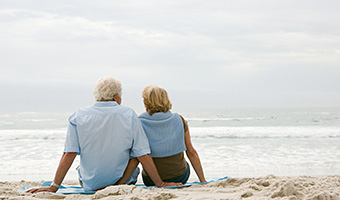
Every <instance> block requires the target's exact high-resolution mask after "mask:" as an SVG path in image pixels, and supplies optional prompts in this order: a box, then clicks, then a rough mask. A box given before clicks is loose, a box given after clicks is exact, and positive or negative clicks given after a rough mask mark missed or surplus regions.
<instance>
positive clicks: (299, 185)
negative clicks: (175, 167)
mask: <svg viewBox="0 0 340 200" xmlns="http://www.w3.org/2000/svg"><path fill="white" fill-rule="evenodd" d="M40 184H41V183H39V182H27V181H21V182H0V200H3V199H103V200H104V199H105V200H106V199H131V200H141V199H156V200H166V199H184V200H185V199H200V200H203V199H249V200H250V199H288V200H296V199H310V200H340V176H339V175H334V176H325V177H309V176H298V177H276V176H274V175H268V176H266V177H259V178H228V179H226V180H222V181H216V182H213V183H210V184H207V185H193V186H191V187H187V188H181V189H159V188H153V189H143V188H141V187H136V186H128V185H121V186H109V187H107V188H105V189H103V190H100V191H97V192H96V193H95V194H93V195H79V194H77V195H62V194H55V193H47V192H42V193H38V194H20V193H19V192H18V191H20V190H22V188H23V186H25V185H28V186H30V187H36V186H39V185H40ZM65 184H68V185H76V184H77V182H66V183H65Z"/></svg>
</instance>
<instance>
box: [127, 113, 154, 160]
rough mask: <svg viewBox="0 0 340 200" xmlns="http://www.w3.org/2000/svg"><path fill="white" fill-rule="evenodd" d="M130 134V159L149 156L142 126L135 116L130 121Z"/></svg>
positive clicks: (147, 143)
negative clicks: (131, 140)
mask: <svg viewBox="0 0 340 200" xmlns="http://www.w3.org/2000/svg"><path fill="white" fill-rule="evenodd" d="M132 134H133V143H132V149H131V153H130V156H131V157H134V158H135V157H140V156H143V155H146V154H150V152H151V151H150V146H149V141H148V138H147V137H146V135H145V133H144V130H143V127H142V124H141V122H140V121H139V119H138V117H137V115H134V117H133V121H132Z"/></svg>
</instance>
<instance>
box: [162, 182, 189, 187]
mask: <svg viewBox="0 0 340 200" xmlns="http://www.w3.org/2000/svg"><path fill="white" fill-rule="evenodd" d="M182 185H183V184H182V183H173V182H169V183H167V182H163V183H162V184H161V185H160V186H159V187H170V186H182Z"/></svg>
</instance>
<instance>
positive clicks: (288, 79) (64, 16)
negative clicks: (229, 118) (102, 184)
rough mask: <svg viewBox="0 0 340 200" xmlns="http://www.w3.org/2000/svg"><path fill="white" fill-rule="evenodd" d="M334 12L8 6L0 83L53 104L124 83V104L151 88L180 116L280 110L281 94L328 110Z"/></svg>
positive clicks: (225, 5) (270, 6)
mask: <svg viewBox="0 0 340 200" xmlns="http://www.w3.org/2000/svg"><path fill="white" fill-rule="evenodd" d="M38 2H39V3H38ZM339 4H340V3H338V2H337V1H333V0H327V1H326V2H323V3H322V4H320V2H319V1H314V0H312V1H307V0H303V1H299V2H296V1H275V2H274V1H268V0H261V1H256V2H254V1H249V0H241V1H219V0H218V1H211V2H207V1H162V2H159V1H143V0H142V1H138V2H136V1H129V0H128V1H122V2H114V3H112V1H100V2H92V1H82V2H81V3H79V2H77V1H61V2H47V1H29V2H28V3H27V2H26V3H23V2H21V3H19V4H18V3H15V2H13V1H8V2H5V3H4V4H2V5H1V8H0V22H1V23H0V28H1V30H2V31H1V32H0V38H2V39H1V40H0V46H1V47H0V54H1V55H2V56H3V58H4V59H1V60H0V66H1V73H0V78H1V82H2V83H3V84H5V85H6V84H12V83H14V82H17V84H19V83H20V84H21V85H18V87H16V90H20V88H21V87H23V86H25V85H30V86H31V87H35V88H37V90H39V89H38V88H40V89H42V88H41V86H39V85H46V88H53V90H54V91H55V92H56V93H58V94H59V95H60V96H62V95H64V93H63V92H62V91H63V88H67V87H68V85H72V86H73V87H74V88H73V89H72V91H75V92H74V94H75V96H76V95H77V92H76V91H83V89H82V88H86V89H89V88H91V87H92V85H93V84H94V82H95V81H96V80H97V79H98V78H99V77H101V76H107V75H112V76H116V77H118V78H120V79H121V80H122V82H123V83H125V89H126V92H125V94H126V95H128V96H127V97H128V98H129V99H133V98H134V97H136V96H138V98H139V91H141V90H142V89H143V87H144V86H146V85H148V84H159V85H162V86H164V87H166V88H167V89H169V90H170V91H171V93H172V94H173V95H174V96H175V98H176V97H178V98H179V99H181V100H182V99H183V98H182V97H184V96H186V98H185V99H183V101H180V102H184V103H182V105H184V106H185V105H190V106H191V105H194V104H196V105H199V103H192V102H195V101H196V99H200V98H201V96H202V94H209V95H210V96H211V97H212V101H214V102H216V103H215V104H216V106H217V105H219V106H228V105H229V104H228V103H223V102H229V101H227V100H230V94H232V96H233V97H232V98H231V99H234V100H233V101H232V102H234V103H231V102H229V103H230V104H232V105H235V106H237V105H238V103H239V106H247V105H252V106H253V105H255V106H256V104H258V105H265V104H266V103H268V104H270V103H271V102H273V101H270V102H269V101H267V99H268V98H269V96H275V95H276V96H277V97H278V96H280V97H281V99H282V100H280V98H277V99H276V100H275V101H274V104H275V102H277V105H284V103H285V102H288V101H286V100H285V99H284V96H285V95H286V94H287V96H289V95H288V94H289V93H291V95H292V96H296V98H294V99H296V105H302V104H303V103H301V102H303V101H305V99H306V96H305V97H303V96H301V102H300V103H299V101H298V99H299V98H298V96H299V95H298V94H302V93H304V92H305V94H306V93H308V95H307V96H309V97H315V96H319V95H321V97H320V98H319V99H325V102H326V99H328V98H327V95H330V94H333V93H335V94H338V93H339V91H338V90H337V89H336V85H339V84H340V81H339V80H337V78H336V74H338V73H339V69H338V68H339V67H338V66H339V64H340V59H339V58H340V55H339V54H340V48H339V46H340V28H339V26H338V24H339V22H340V21H339V19H340V16H339V12H338V11H337V9H336V8H337V7H338V6H339ZM53 84H55V85H57V87H51V86H53ZM76 88H77V89H76ZM3 90H4V91H6V87H4V88H3ZM43 90H45V89H43ZM254 91H256V93H254ZM313 92H314V93H313ZM323 92H324V93H323ZM8 93H9V92H8ZM130 93H134V94H133V95H130ZM283 94H285V95H283ZM322 94H323V97H322ZM27 95H28V94H27ZM79 95H80V94H79ZM82 95H83V94H81V95H80V96H82ZM57 96H58V95H57ZM85 96H86V95H85ZM253 96H257V97H258V100H256V101H255V102H257V103H252V102H251V99H252V98H253ZM332 96H336V98H334V101H333V103H332V105H339V104H338V103H336V102H339V101H338V100H339V99H337V95H332ZM53 97H55V96H53ZM241 99H243V100H241ZM245 99H247V100H245ZM313 99H317V98H313ZM8 101H10V99H8ZM175 101H176V100H175ZM261 101H263V103H260V102H261ZM320 101H321V100H318V101H317V100H315V105H320ZM127 102H129V103H131V104H133V100H131V101H130V100H127ZM180 102H179V103H180ZM327 102H329V101H327ZM292 104H294V103H293V102H292V103H290V104H289V105H292ZM312 104H313V103H311V105H312ZM330 105H331V104H330ZM37 106H38V105H37Z"/></svg>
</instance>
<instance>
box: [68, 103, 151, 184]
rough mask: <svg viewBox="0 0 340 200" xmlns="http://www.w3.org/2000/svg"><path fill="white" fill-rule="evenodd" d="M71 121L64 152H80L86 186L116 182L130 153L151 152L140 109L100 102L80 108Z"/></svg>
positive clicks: (137, 154) (134, 155) (141, 153)
mask: <svg viewBox="0 0 340 200" xmlns="http://www.w3.org/2000/svg"><path fill="white" fill-rule="evenodd" d="M69 122H70V123H69V126H68V130H67V136H66V141H65V149H64V152H78V154H79V155H80V166H79V169H78V174H79V179H80V180H81V181H82V182H83V188H84V189H85V190H97V189H101V188H103V187H106V186H108V185H112V184H114V183H116V182H117V181H118V180H119V179H120V178H121V177H122V176H123V173H124V171H125V169H126V167H127V164H128V162H129V159H130V157H139V156H143V155H145V154H149V153H150V148H149V143H148V140H147V137H146V136H145V133H144V131H143V128H142V125H141V123H140V121H139V119H138V116H137V115H136V113H135V112H134V111H133V110H132V109H130V108H128V107H125V106H121V105H118V104H117V103H116V102H114V101H105V102H96V103H95V104H94V105H93V106H89V107H85V108H82V109H79V110H77V111H76V112H75V113H73V114H72V115H71V116H70V118H69ZM134 175H135V177H133V179H134V180H137V175H138V173H136V172H135V173H134ZM130 179H131V178H130ZM129 181H131V180H129Z"/></svg>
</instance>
